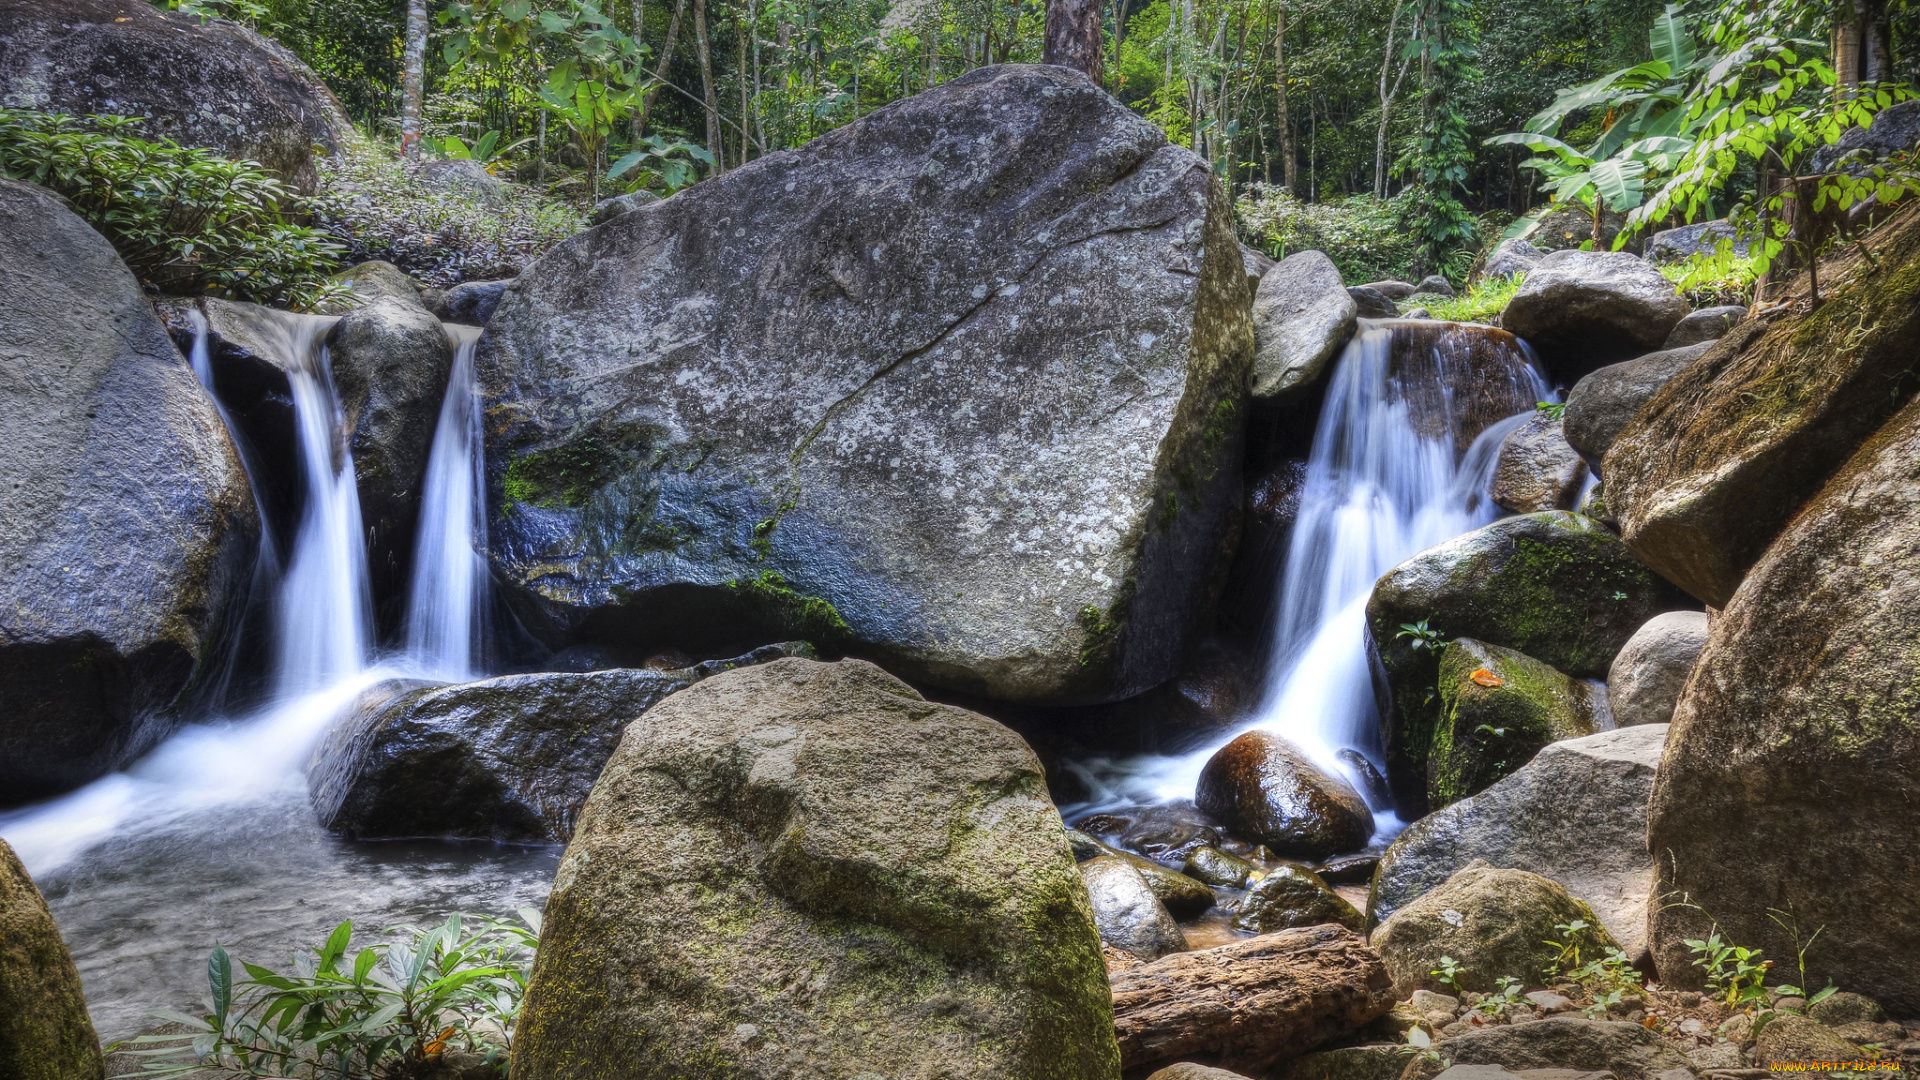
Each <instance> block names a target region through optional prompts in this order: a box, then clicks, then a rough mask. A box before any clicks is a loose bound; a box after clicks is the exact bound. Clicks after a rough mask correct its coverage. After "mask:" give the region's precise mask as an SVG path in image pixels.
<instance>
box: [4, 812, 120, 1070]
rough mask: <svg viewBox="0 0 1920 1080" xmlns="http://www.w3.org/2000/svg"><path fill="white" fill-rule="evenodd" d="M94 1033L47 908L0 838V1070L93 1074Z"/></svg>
mask: <svg viewBox="0 0 1920 1080" xmlns="http://www.w3.org/2000/svg"><path fill="white" fill-rule="evenodd" d="M105 1075H106V1071H105V1064H104V1062H103V1059H102V1058H101V1056H100V1039H99V1038H98V1037H97V1036H96V1035H95V1034H94V1032H93V1021H92V1020H91V1019H89V1018H88V1016H87V1000H86V997H85V996H84V995H83V994H82V993H81V992H80V972H79V971H78V970H76V969H75V968H74V966H73V955H72V954H71V953H69V952H67V945H66V942H64V941H62V940H60V928H59V927H58V926H55V925H54V923H53V912H51V911H49V910H47V902H46V900H45V899H44V898H42V897H41V895H40V890H39V889H36V888H34V886H33V879H32V878H29V877H28V876H27V871H26V868H25V867H23V866H21V865H20V859H19V858H18V857H17V856H15V855H14V853H13V848H12V847H9V846H8V844H7V842H6V841H5V840H0V1076H4V1077H7V1080H100V1078H101V1077H103V1076H105Z"/></svg>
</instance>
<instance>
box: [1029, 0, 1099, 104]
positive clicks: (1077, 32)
mask: <svg viewBox="0 0 1920 1080" xmlns="http://www.w3.org/2000/svg"><path fill="white" fill-rule="evenodd" d="M1100 36H1101V35H1100V0H1047V27H1046V51H1045V53H1044V58H1043V60H1042V62H1043V63H1048V64H1058V65H1059V66H1061V67H1069V68H1072V69H1073V70H1075V71H1082V72H1085V73H1086V75H1087V77H1088V78H1090V79H1092V80H1093V83H1094V85H1095V86H1098V85H1100V81H1101V73H1100V60H1101V54H1102V53H1103V52H1104V50H1103V49H1102V48H1101V41H1100Z"/></svg>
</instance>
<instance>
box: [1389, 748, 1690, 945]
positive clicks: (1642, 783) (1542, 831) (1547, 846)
mask: <svg viewBox="0 0 1920 1080" xmlns="http://www.w3.org/2000/svg"><path fill="white" fill-rule="evenodd" d="M1666 737H1667V729H1666V726H1665V725H1648V726H1645V727H1636V728H1623V729H1621V730H1618V731H1603V732H1600V733H1599V734H1596V735H1588V736H1586V737H1584V738H1579V739H1568V740H1565V741H1564V742H1556V743H1552V744H1550V745H1548V746H1547V747H1546V748H1545V749H1543V750H1541V751H1540V752H1539V753H1538V754H1536V755H1534V758H1533V760H1532V761H1530V762H1528V763H1527V764H1526V765H1524V766H1522V767H1521V768H1520V769H1519V771H1517V772H1515V773H1514V774H1513V775H1512V776H1509V777H1507V778H1506V779H1505V780H1502V781H1500V782H1499V783H1497V784H1495V785H1493V786H1492V787H1490V788H1488V789H1487V790H1485V791H1483V792H1481V793H1480V794H1478V795H1475V796H1473V797H1472V798H1469V799H1462V800H1461V801H1459V802H1457V803H1454V804H1453V805H1452V806H1449V807H1446V808H1445V809H1442V810H1437V811H1435V812H1433V813H1431V814H1429V815H1427V816H1426V817H1424V818H1421V819H1420V820H1419V821H1416V822H1414V823H1413V825H1411V826H1410V827H1408V829H1407V831H1406V832H1403V833H1401V834H1400V837H1399V839H1397V840H1395V841H1394V842H1393V846H1392V847H1389V848H1388V849H1387V852H1386V854H1385V855H1382V856H1381V857H1380V868H1379V870H1378V872H1377V873H1376V874H1375V875H1374V879H1373V886H1372V890H1371V891H1370V892H1369V893H1368V895H1367V915H1368V918H1369V919H1370V920H1372V921H1373V922H1374V923H1379V922H1381V921H1383V920H1386V919H1388V918H1391V917H1392V916H1393V914H1394V913H1395V912H1397V911H1399V910H1400V909H1401V908H1403V907H1405V906H1407V905H1408V904H1409V903H1411V902H1413V901H1414V900H1415V899H1416V898H1418V897H1419V896H1421V895H1422V894H1424V893H1426V892H1427V891H1428V890H1430V889H1433V888H1435V887H1436V886H1438V885H1441V884H1442V883H1444V882H1445V881H1446V880H1447V879H1448V878H1450V877H1452V876H1453V875H1454V873H1456V872H1457V871H1459V870H1460V869H1462V868H1463V867H1465V866H1466V865H1467V864H1469V863H1471V862H1473V861H1474V860H1475V859H1484V860H1486V861H1487V862H1489V863H1491V864H1493V865H1494V866H1505V867H1510V868H1512V869H1515V870H1525V871H1528V872H1529V873H1534V874H1539V875H1540V876H1542V877H1545V878H1550V879H1552V880H1554V881H1557V882H1559V883H1560V884H1561V885H1562V886H1564V887H1565V888H1566V890H1567V892H1568V893H1569V894H1570V895H1572V896H1573V897H1574V898H1575V899H1577V900H1581V901H1584V902H1585V903H1586V904H1587V906H1589V907H1591V908H1592V909H1593V913H1594V915H1596V916H1597V917H1598V918H1599V920H1600V925H1602V926H1604V927H1606V928H1607V931H1608V932H1609V933H1611V934H1612V935H1613V936H1614V938H1615V939H1617V940H1618V941H1619V942H1620V945H1621V947H1622V948H1624V949H1626V950H1627V952H1628V953H1629V954H1630V955H1634V956H1640V955H1643V954H1644V953H1645V952H1646V947H1647V892H1648V889H1649V887H1650V885H1651V882H1652V875H1651V874H1650V873H1649V872H1648V866H1647V858H1648V857H1647V797H1648V795H1649V793H1650V792H1651V791H1652V790H1653V776H1654V770H1655V769H1656V768H1658V767H1659V765H1660V751H1661V748H1662V747H1664V746H1665V745H1666Z"/></svg>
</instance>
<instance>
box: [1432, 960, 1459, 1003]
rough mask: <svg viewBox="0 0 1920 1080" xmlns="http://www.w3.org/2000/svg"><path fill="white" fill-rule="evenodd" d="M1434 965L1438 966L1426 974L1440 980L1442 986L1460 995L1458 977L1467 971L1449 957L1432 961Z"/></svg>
mask: <svg viewBox="0 0 1920 1080" xmlns="http://www.w3.org/2000/svg"><path fill="white" fill-rule="evenodd" d="M1434 963H1436V964H1439V965H1440V966H1439V967H1437V968H1434V969H1433V970H1432V971H1429V972H1427V974H1429V975H1432V976H1433V977H1434V978H1436V979H1438V980H1440V982H1441V984H1442V985H1444V986H1449V987H1452V988H1453V992H1454V993H1456V994H1458V993H1460V991H1461V986H1460V976H1462V975H1464V974H1466V973H1467V969H1465V968H1463V967H1461V966H1460V962H1459V961H1458V960H1455V959H1454V958H1453V957H1451V956H1443V957H1441V958H1440V959H1438V960H1436V961H1434Z"/></svg>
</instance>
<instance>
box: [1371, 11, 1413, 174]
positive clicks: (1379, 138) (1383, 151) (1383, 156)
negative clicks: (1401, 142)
mask: <svg viewBox="0 0 1920 1080" xmlns="http://www.w3.org/2000/svg"><path fill="white" fill-rule="evenodd" d="M1405 2H1406V0H1395V3H1394V5H1393V16H1392V18H1389V19H1388V20H1387V47H1386V49H1385V50H1384V52H1383V53H1382V54H1381V59H1380V130H1379V131H1378V132H1376V133H1375V134H1374V137H1373V197H1374V198H1376V199H1384V198H1386V197H1387V129H1388V126H1389V125H1390V124H1392V123H1393V99H1394V98H1396V97H1399V96H1400V84H1401V82H1402V81H1403V80H1405V79H1406V77H1407V67H1408V65H1409V64H1411V63H1412V62H1413V58H1412V57H1407V58H1406V59H1404V60H1402V61H1400V74H1399V75H1397V76H1395V77H1394V80H1393V88H1392V89H1391V90H1389V89H1388V88H1387V73H1388V72H1389V71H1392V70H1393V33H1394V28H1395V26H1396V24H1398V23H1399V21H1400V9H1401V8H1402V7H1403V6H1405Z"/></svg>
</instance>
